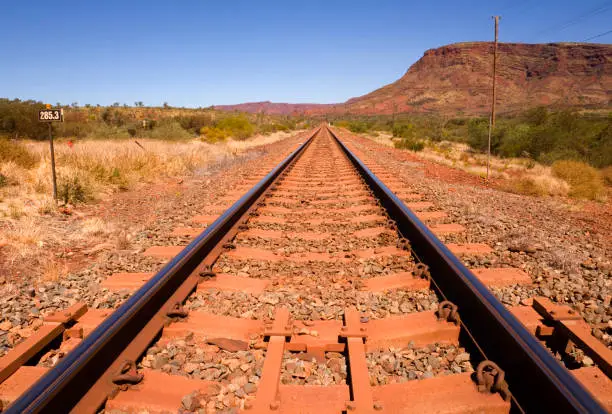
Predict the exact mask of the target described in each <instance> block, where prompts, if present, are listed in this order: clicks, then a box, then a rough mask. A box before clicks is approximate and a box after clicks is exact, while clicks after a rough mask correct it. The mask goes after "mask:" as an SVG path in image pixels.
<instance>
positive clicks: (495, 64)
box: [486, 16, 499, 182]
mask: <svg viewBox="0 0 612 414" xmlns="http://www.w3.org/2000/svg"><path fill="white" fill-rule="evenodd" d="M493 18H494V19H495V42H494V44H493V88H492V89H493V90H492V99H491V116H490V118H489V140H488V145H487V180H486V181H487V182H489V169H490V165H491V134H492V133H493V128H495V83H496V82H495V80H496V74H497V37H498V28H499V16H493Z"/></svg>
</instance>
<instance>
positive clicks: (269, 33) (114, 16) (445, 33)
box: [0, 0, 612, 107]
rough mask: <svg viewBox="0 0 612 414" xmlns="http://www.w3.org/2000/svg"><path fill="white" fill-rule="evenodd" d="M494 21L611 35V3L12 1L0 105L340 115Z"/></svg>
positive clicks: (567, 34) (541, 37) (571, 37)
mask: <svg viewBox="0 0 612 414" xmlns="http://www.w3.org/2000/svg"><path fill="white" fill-rule="evenodd" d="M493 14H500V15H502V20H501V23H500V40H501V41H504V42H528V43H540V42H552V41H582V40H585V39H587V38H589V37H592V36H596V35H599V34H601V33H604V32H607V31H609V30H611V29H612V27H611V26H612V0H609V1H605V0H603V1H602V0H584V1H578V0H537V1H536V0H474V1H462V0H444V1H429V0H420V1H414V2H413V1H406V0H402V1H386V0H376V1H359V0H352V1H333V0H328V1H319V0H300V1H287V0H285V1H265V0H258V1H253V0H251V1H248V0H245V1H231V0H227V1H205V0H201V1H186V0H181V1H172V0H164V1H157V0H148V1H130V0H122V1H115V0H104V1H101V0H98V1H87V0H74V1H63V0H56V1H48V0H47V1H44V2H43V1H10V2H4V4H3V5H2V8H1V11H0V51H1V58H0V59H1V63H0V96H1V97H9V98H21V99H36V100H42V101H44V102H51V103H55V102H58V101H59V102H62V103H65V104H66V103H71V102H75V101H76V102H79V103H80V104H81V105H83V104H86V103H91V104H96V103H99V104H103V105H106V104H110V103H112V102H115V101H117V102H120V103H122V104H123V103H124V102H125V103H128V104H130V105H132V104H133V103H134V101H137V100H138V101H139V100H141V101H144V102H145V104H146V105H160V104H161V103H162V102H164V101H167V102H168V103H169V104H171V105H174V106H191V107H197V106H208V105H213V104H230V103H240V102H249V101H260V100H271V101H274V102H318V103H332V102H342V101H344V100H346V99H348V98H350V97H353V96H358V95H361V94H364V93H367V92H370V91H372V90H373V89H376V88H378V87H380V86H383V85H385V84H387V83H389V82H392V81H394V80H396V79H397V78H399V77H400V76H401V75H402V74H403V73H404V72H405V71H406V69H407V68H408V67H409V66H410V65H411V64H412V63H414V62H415V61H416V60H418V59H419V58H420V57H421V56H422V54H423V52H424V51H425V50H427V49H430V48H434V47H438V46H442V45H444V44H448V43H454V42H461V41H474V40H491V39H492V33H493V22H492V19H491V15H493ZM592 41H593V42H600V43H610V42H611V41H612V33H610V34H607V35H605V36H601V37H599V38H597V39H593V40H592Z"/></svg>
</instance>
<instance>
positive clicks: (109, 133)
mask: <svg viewBox="0 0 612 414" xmlns="http://www.w3.org/2000/svg"><path fill="white" fill-rule="evenodd" d="M87 137H88V138H90V139H128V138H130V133H129V132H128V131H127V128H122V127H116V126H111V125H107V124H105V123H101V124H98V125H96V126H95V127H94V128H92V129H91V131H90V132H89V134H88V135H87Z"/></svg>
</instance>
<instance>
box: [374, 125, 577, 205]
mask: <svg viewBox="0 0 612 414" xmlns="http://www.w3.org/2000/svg"><path fill="white" fill-rule="evenodd" d="M366 136H367V138H369V139H371V140H373V141H375V142H378V143H380V144H383V145H386V146H389V147H393V139H392V136H391V135H389V134H382V133H381V134H379V135H377V136H371V135H366ZM415 156H416V157H419V158H423V159H426V160H429V161H432V162H435V163H438V164H442V165H447V166H449V167H453V168H458V169H461V170H463V171H465V172H467V173H469V174H473V175H476V176H479V177H481V178H485V177H486V174H487V157H486V155H484V154H478V153H475V152H473V151H472V150H471V149H470V147H469V146H468V145H467V144H461V143H456V142H448V141H443V142H438V143H433V142H432V143H429V144H428V145H427V146H426V147H425V148H424V149H423V151H420V152H418V153H415ZM489 176H490V177H492V178H496V179H502V185H501V189H502V190H504V191H508V192H511V193H515V194H525V195H531V196H568V195H574V196H576V195H575V194H574V193H571V191H570V190H571V186H570V185H569V184H568V183H567V182H566V181H565V180H564V179H563V178H561V177H558V176H555V175H554V174H553V173H552V170H551V168H550V167H547V166H545V165H542V164H538V163H536V162H535V161H533V160H532V159H527V158H499V157H495V156H493V157H491V164H490V170H489Z"/></svg>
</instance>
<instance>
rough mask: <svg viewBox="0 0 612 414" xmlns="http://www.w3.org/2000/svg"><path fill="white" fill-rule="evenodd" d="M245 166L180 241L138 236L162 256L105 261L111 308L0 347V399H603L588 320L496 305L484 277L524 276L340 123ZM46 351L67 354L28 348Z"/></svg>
mask: <svg viewBox="0 0 612 414" xmlns="http://www.w3.org/2000/svg"><path fill="white" fill-rule="evenodd" d="M366 164H368V165H369V166H370V167H371V168H368V166H366ZM262 169H263V170H264V171H267V170H269V169H271V171H270V172H269V173H268V174H267V175H266V176H265V177H264V178H263V179H261V180H260V181H258V182H256V183H255V182H253V183H248V185H247V187H246V188H244V189H242V188H239V189H236V192H235V193H236V194H243V193H245V191H246V194H244V195H243V196H242V197H240V199H239V200H237V201H236V202H235V203H234V204H233V205H232V207H230V208H229V209H228V210H227V211H225V212H224V213H223V214H222V215H221V216H220V217H218V218H217V217H215V216H210V215H203V216H197V217H194V220H193V222H194V226H193V227H189V228H184V227H182V228H177V229H176V230H175V231H174V233H173V236H174V237H176V238H178V240H179V241H180V240H185V241H186V240H191V239H193V240H192V241H191V243H190V244H189V245H188V246H186V247H185V246H182V245H175V246H157V247H152V248H150V249H149V250H147V251H146V252H145V253H144V254H146V255H150V256H156V257H167V258H172V259H171V260H170V262H169V263H168V264H167V265H166V266H165V267H164V268H163V269H162V270H160V271H159V272H158V273H156V274H152V273H136V274H129V273H128V274H126V273H123V274H116V275H113V276H112V277H110V278H109V279H107V281H106V282H105V285H106V287H107V288H109V289H115V290H120V289H133V290H134V293H133V294H132V295H131V296H130V298H129V299H128V300H127V301H126V302H125V303H124V304H122V305H121V306H120V307H119V308H118V309H117V310H116V311H114V312H112V313H110V312H108V311H98V310H91V309H89V310H88V309H87V307H86V306H85V305H82V304H76V305H74V306H73V307H71V308H69V309H67V310H65V311H63V312H59V313H57V314H54V315H51V316H49V317H47V318H46V322H45V324H44V325H43V326H42V327H40V328H39V330H38V331H37V332H36V334H35V335H33V336H32V337H30V338H28V339H27V340H26V341H25V342H23V343H22V344H20V345H19V346H17V347H16V348H15V349H13V351H11V352H10V353H9V354H7V355H6V356H5V357H3V358H1V359H0V398H1V399H2V401H3V402H4V403H5V408H6V411H7V412H39V411H42V412H54V413H56V412H67V411H74V412H95V411H97V410H100V409H103V410H105V411H106V412H177V411H187V412H189V411H200V412H235V411H238V410H241V411H244V412H391V413H392V412H489V411H490V412H508V411H510V410H515V411H521V410H523V411H527V412H535V411H537V412H548V411H553V410H559V411H561V412H605V410H606V408H607V409H610V408H611V407H612V400H611V395H612V392H611V390H612V385H611V382H610V376H611V375H612V369H611V364H612V358H611V357H610V350H609V349H607V348H606V347H605V346H604V345H603V344H601V343H600V342H598V340H597V339H596V338H594V337H592V336H591V334H590V329H589V328H588V325H586V323H585V322H584V321H582V320H581V318H580V317H579V316H577V315H576V314H575V313H574V312H573V311H571V309H569V308H567V307H564V306H560V305H555V304H553V303H551V302H549V301H548V300H546V299H543V298H534V299H533V301H532V306H522V307H516V308H506V307H504V306H503V305H502V304H501V303H499V302H498V301H497V299H496V298H495V297H494V296H493V294H492V293H491V292H490V291H489V290H488V289H487V287H486V285H492V286H504V285H510V284H515V283H528V280H529V277H528V276H526V275H525V274H524V273H522V272H521V271H519V270H517V269H511V268H503V269H491V268H488V269H472V271H470V270H468V269H467V268H465V266H464V265H463V264H462V261H461V260H460V259H459V258H458V256H461V255H473V254H487V252H488V246H485V245H477V244H469V243H449V244H446V245H445V244H443V243H442V242H440V241H439V239H438V238H437V237H436V236H435V234H437V235H442V234H446V235H448V234H454V233H460V232H461V231H462V228H461V226H457V225H453V224H452V223H440V222H439V221H440V220H441V219H443V213H441V212H439V211H432V208H433V207H434V206H433V204H432V203H429V202H424V201H421V200H420V195H419V194H414V193H410V192H406V191H405V190H402V183H401V182H399V181H397V180H395V178H394V177H393V176H391V175H388V174H386V172H385V169H384V166H376V165H374V164H372V163H371V162H370V160H368V156H367V154H362V153H360V152H359V150H358V149H357V148H353V147H352V145H351V142H350V140H342V139H339V137H338V133H337V132H334V131H333V130H331V129H330V128H328V127H327V126H321V127H319V128H317V129H316V130H315V131H313V132H311V133H310V134H309V135H305V136H304V141H303V142H302V143H301V144H300V146H299V147H298V148H297V149H295V150H294V151H293V152H291V153H290V154H289V155H288V156H287V157H286V158H285V159H284V160H283V161H282V162H281V163H280V164H278V165H276V166H274V167H271V168H268V166H266V165H263V166H262ZM253 184H254V186H253V187H252V188H250V186H251V185H253ZM391 189H392V190H393V191H392V190H391ZM424 223H427V224H428V225H425V224H424ZM204 224H206V226H204ZM177 244H180V243H177ZM50 349H52V350H54V351H53V352H55V355H58V352H57V351H58V350H61V351H62V352H63V353H64V354H65V356H63V358H61V359H59V360H58V361H57V362H56V363H52V364H49V363H48V362H46V363H45V361H49V358H45V355H48V353H49V352H50V351H49V350H50ZM577 350H578V351H579V352H583V353H585V354H587V355H589V356H590V357H591V358H592V359H593V360H594V361H595V363H596V366H595V367H589V368H577V369H573V370H572V371H571V372H570V370H568V369H566V368H565V367H564V366H563V365H562V364H560V363H559V362H558V361H557V360H556V359H555V358H554V354H556V355H559V356H560V357H561V358H562V359H563V360H564V362H565V363H566V365H568V366H570V368H571V354H572V353H573V352H577ZM53 365H54V366H53ZM50 366H53V367H52V368H51V367H50ZM604 407H605V408H604Z"/></svg>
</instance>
